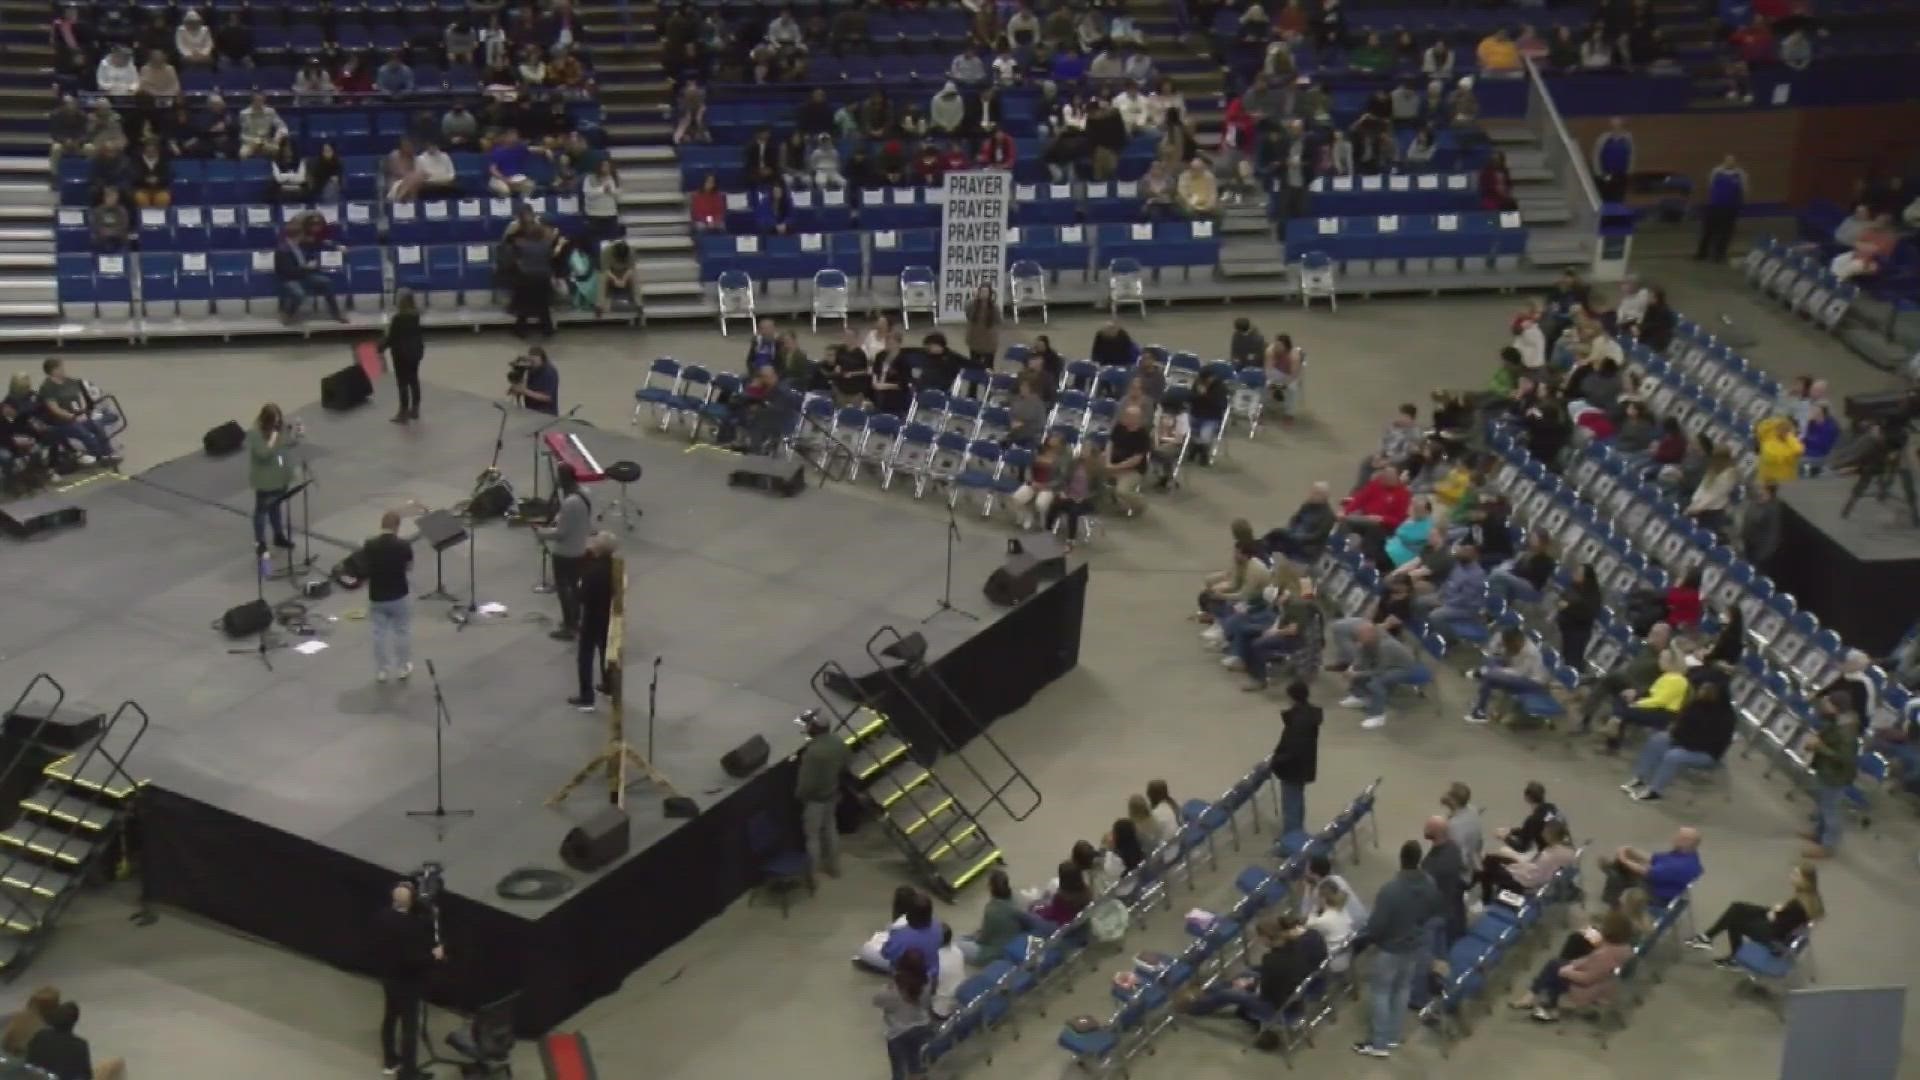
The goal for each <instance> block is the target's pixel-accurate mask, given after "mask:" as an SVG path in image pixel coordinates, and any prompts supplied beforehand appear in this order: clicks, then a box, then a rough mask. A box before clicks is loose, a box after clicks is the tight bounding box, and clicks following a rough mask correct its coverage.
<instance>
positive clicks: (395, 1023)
mask: <svg viewBox="0 0 1920 1080" xmlns="http://www.w3.org/2000/svg"><path fill="white" fill-rule="evenodd" d="M414 889H415V886H414V884H413V882H411V881H402V882H400V883H399V884H397V885H395V886H394V887H393V898H392V902H391V903H389V904H388V905H387V906H386V907H384V908H381V909H380V913H379V914H378V915H376V916H375V917H374V922H373V964H374V971H375V972H377V973H378V974H379V976H380V990H381V992H382V994H383V995H384V996H385V1005H384V1008H383V1011H382V1012H381V1014H380V1054H381V1057H382V1059H383V1061H384V1063H385V1068H386V1071H387V1075H388V1076H398V1077H400V1080H416V1078H418V1077H422V1076H425V1075H426V1074H425V1073H422V1072H421V1071H420V1067H419V1065H418V1061H419V1055H420V1009H421V1007H422V1002H423V1000H424V997H425V994H426V987H427V973H428V972H429V971H431V970H432V969H433V965H434V962H435V961H438V960H445V959H446V958H447V954H446V950H445V949H443V948H441V947H440V945H439V943H438V941H437V940H436V939H437V938H438V934H437V933H436V931H435V930H434V926H433V919H432V917H431V915H429V914H428V912H427V911H426V910H425V906H424V905H423V904H420V903H418V902H416V899H415V896H414ZM396 1035H397V1036H398V1040H397V1041H396V1039H395V1036H396Z"/></svg>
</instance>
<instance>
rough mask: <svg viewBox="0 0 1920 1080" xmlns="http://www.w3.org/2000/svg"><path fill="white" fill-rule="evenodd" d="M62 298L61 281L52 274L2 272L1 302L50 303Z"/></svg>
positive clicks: (0, 276) (0, 282) (0, 275)
mask: <svg viewBox="0 0 1920 1080" xmlns="http://www.w3.org/2000/svg"><path fill="white" fill-rule="evenodd" d="M59 299H60V283H59V280H58V279H57V278H55V277H54V276H53V275H52V274H31V275H28V274H21V273H19V272H9V273H6V274H0V303H9V304H30V303H50V302H53V301H57V300H59Z"/></svg>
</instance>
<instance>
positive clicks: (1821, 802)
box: [1801, 692, 1860, 859]
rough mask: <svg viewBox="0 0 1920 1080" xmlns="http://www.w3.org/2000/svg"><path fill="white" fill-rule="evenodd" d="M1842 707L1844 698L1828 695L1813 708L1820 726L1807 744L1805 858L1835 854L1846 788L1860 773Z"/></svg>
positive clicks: (1855, 741) (1854, 738)
mask: <svg viewBox="0 0 1920 1080" xmlns="http://www.w3.org/2000/svg"><path fill="white" fill-rule="evenodd" d="M1846 705H1847V703H1846V700H1845V698H1844V696H1841V697H1836V696H1835V695H1834V694H1833V693H1831V692H1829V693H1825V694H1822V695H1820V698H1819V699H1818V701H1816V702H1815V705H1814V707H1815V709H1816V710H1817V711H1818V712H1819V714H1820V720H1821V723H1820V730H1819V731H1818V732H1817V733H1816V734H1815V735H1814V737H1813V741H1812V742H1811V743H1809V744H1808V745H1807V752H1808V754H1809V755H1810V756H1811V758H1812V760H1811V761H1810V762H1809V766H1810V767H1811V769H1812V770H1813V828H1812V830H1811V831H1809V832H1806V833H1802V834H1801V835H1802V837H1803V838H1804V839H1806V840H1807V841H1808V844H1807V848H1806V851H1805V852H1803V854H1804V855H1805V856H1806V857H1807V858H1809V859H1830V858H1832V857H1833V856H1835V855H1837V854H1839V850H1840V829H1841V825H1842V824H1843V822H1844V820H1845V819H1844V818H1843V817H1842V816H1841V815H1842V814H1843V813H1845V806H1844V804H1845V802H1846V798H1847V788H1849V787H1851V786H1852V785H1853V778H1854V775H1855V774H1856V773H1857V772H1859V770H1860V736H1859V731H1858V729H1857V728H1856V727H1855V723H1856V721H1855V719H1854V715H1853V714H1852V713H1851V712H1849V711H1848V709H1847V707H1846Z"/></svg>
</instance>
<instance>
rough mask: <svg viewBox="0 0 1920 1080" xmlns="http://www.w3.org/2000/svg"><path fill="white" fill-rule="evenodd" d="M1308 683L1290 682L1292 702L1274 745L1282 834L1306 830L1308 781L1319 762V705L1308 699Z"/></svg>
mask: <svg viewBox="0 0 1920 1080" xmlns="http://www.w3.org/2000/svg"><path fill="white" fill-rule="evenodd" d="M1307 693H1308V691H1307V684H1306V683H1304V682H1301V681H1300V680H1298V679H1295V680H1294V681H1293V682H1290V683H1288V684H1287V700H1288V701H1290V702H1291V703H1292V704H1290V705H1288V706H1287V709H1286V711H1285V712H1282V713H1281V714H1280V722H1281V725H1282V726H1281V728H1280V743H1279V745H1277V746H1275V747H1274V748H1273V757H1272V759H1271V764H1272V766H1273V778H1274V779H1275V780H1277V781H1279V782H1280V835H1281V836H1283V837H1284V836H1287V835H1289V834H1291V833H1296V832H1305V831H1306V827H1307V785H1308V784H1311V783H1313V781H1314V779H1315V777H1316V776H1317V775H1318V770H1319V766H1320V718H1321V714H1320V707H1319V706H1318V705H1315V704H1313V703H1312V702H1311V701H1308V700H1307Z"/></svg>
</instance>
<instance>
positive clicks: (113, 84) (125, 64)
mask: <svg viewBox="0 0 1920 1080" xmlns="http://www.w3.org/2000/svg"><path fill="white" fill-rule="evenodd" d="M93 79H94V83H95V84H96V85H98V86H99V88H100V92H101V93H103V94H109V95H112V96H114V97H131V96H132V95H133V93H134V91H136V90H138V89H139V88H140V69H139V68H137V67H135V66H134V64H133V54H132V53H129V52H128V51H127V49H126V46H124V45H115V46H114V47H113V51H111V52H109V53H107V56H106V59H104V60H102V61H100V67H99V68H98V69H97V70H96V71H95V72H94V76H93Z"/></svg>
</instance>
